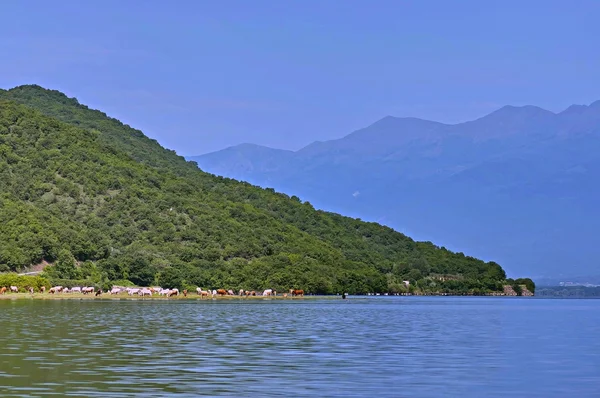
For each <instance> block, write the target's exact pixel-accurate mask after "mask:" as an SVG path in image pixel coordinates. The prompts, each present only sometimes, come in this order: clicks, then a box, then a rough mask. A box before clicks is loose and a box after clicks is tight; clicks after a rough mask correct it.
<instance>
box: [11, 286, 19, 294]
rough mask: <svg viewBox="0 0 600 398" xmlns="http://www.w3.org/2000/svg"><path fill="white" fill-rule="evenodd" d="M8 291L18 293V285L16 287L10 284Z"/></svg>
mask: <svg viewBox="0 0 600 398" xmlns="http://www.w3.org/2000/svg"><path fill="white" fill-rule="evenodd" d="M10 291H11V292H12V293H19V288H18V287H16V286H11V287H10Z"/></svg>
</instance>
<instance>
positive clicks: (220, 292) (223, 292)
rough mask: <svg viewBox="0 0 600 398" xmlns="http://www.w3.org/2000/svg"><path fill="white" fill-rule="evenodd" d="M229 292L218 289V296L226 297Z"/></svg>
mask: <svg viewBox="0 0 600 398" xmlns="http://www.w3.org/2000/svg"><path fill="white" fill-rule="evenodd" d="M226 295H227V290H225V289H217V296H226Z"/></svg>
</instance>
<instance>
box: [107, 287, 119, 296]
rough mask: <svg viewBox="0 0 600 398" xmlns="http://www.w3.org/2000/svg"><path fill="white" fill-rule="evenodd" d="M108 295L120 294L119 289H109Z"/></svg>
mask: <svg viewBox="0 0 600 398" xmlns="http://www.w3.org/2000/svg"><path fill="white" fill-rule="evenodd" d="M109 293H110V294H119V293H121V289H119V288H118V287H113V288H112V289H110V292H109Z"/></svg>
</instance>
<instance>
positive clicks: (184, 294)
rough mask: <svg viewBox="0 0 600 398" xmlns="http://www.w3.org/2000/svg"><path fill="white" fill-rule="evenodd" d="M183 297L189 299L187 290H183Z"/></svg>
mask: <svg viewBox="0 0 600 398" xmlns="http://www.w3.org/2000/svg"><path fill="white" fill-rule="evenodd" d="M183 297H187V289H183Z"/></svg>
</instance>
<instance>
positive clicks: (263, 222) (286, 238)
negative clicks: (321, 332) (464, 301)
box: [0, 86, 506, 293]
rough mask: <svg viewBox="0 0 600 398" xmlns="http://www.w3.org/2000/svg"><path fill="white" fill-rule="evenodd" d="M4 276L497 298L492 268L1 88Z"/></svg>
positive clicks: (75, 109) (52, 98)
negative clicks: (40, 269) (35, 273)
mask: <svg viewBox="0 0 600 398" xmlns="http://www.w3.org/2000/svg"><path fill="white" fill-rule="evenodd" d="M0 224H1V225H2V228H0V271H14V270H19V269H23V268H24V267H28V266H30V265H32V264H38V263H41V262H48V263H51V264H53V266H52V267H48V268H46V270H47V271H46V274H47V276H48V277H49V278H54V279H74V280H87V281H90V282H94V283H96V284H99V285H108V284H110V282H111V281H115V280H126V281H131V282H132V283H134V284H138V285H152V284H159V285H164V286H173V287H182V286H201V287H226V288H231V289H239V288H244V289H263V288H267V287H270V288H275V289H278V290H283V289H287V288H290V287H297V288H302V289H304V290H306V291H307V292H311V293H339V292H344V291H345V292H350V293H366V292H387V291H390V292H403V291H406V290H408V289H407V287H406V286H405V284H404V283H403V281H409V282H410V284H409V286H410V289H413V290H414V289H419V290H421V291H442V290H444V291H449V292H453V291H456V292H463V291H464V292H468V291H477V292H488V291H501V290H502V285H503V284H504V283H505V280H506V275H505V273H504V271H503V269H502V268H501V267H500V266H499V265H498V264H496V263H494V262H487V263H486V262H483V261H481V260H478V259H476V258H473V257H469V256H466V255H464V254H462V253H453V252H450V251H448V250H446V249H444V248H439V247H437V246H435V245H433V244H432V243H429V242H415V241H413V240H412V239H410V238H408V237H407V236H405V235H403V234H401V233H398V232H396V231H394V230H392V229H390V228H387V227H384V226H381V225H378V224H376V223H367V222H363V221H360V220H356V219H352V218H348V217H343V216H340V215H337V214H333V213H328V212H323V211H318V210H315V209H314V208H313V206H312V205H311V204H310V203H308V202H303V201H301V200H300V199H299V198H297V197H288V196H287V195H284V194H280V193H276V192H274V191H273V190H271V189H261V188H258V187H255V186H252V185H250V184H247V183H242V182H238V181H234V180H231V179H226V178H221V177H216V176H213V175H210V174H207V173H204V172H202V171H201V170H198V169H197V167H196V165H195V163H193V162H186V161H185V160H184V159H183V158H182V157H179V156H177V155H176V154H175V153H174V152H173V151H169V150H166V149H164V148H162V147H161V146H160V145H159V144H158V143H157V142H156V141H154V140H151V139H149V138H147V137H145V136H144V135H143V134H142V133H141V132H140V131H138V130H135V129H132V128H130V127H129V126H126V125H123V124H122V123H120V122H119V121H117V120H115V119H111V118H109V117H107V116H106V115H105V114H103V113H101V112H99V111H95V110H91V109H88V108H87V107H86V106H84V105H81V104H79V103H78V101H77V100H75V99H70V98H67V97H66V96H65V95H64V94H62V93H59V92H57V91H49V90H45V89H42V88H41V87H38V86H22V87H18V88H15V89H12V90H9V91H2V90H0Z"/></svg>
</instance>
